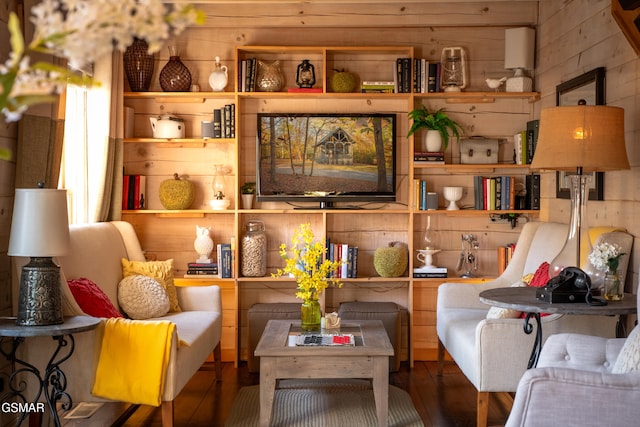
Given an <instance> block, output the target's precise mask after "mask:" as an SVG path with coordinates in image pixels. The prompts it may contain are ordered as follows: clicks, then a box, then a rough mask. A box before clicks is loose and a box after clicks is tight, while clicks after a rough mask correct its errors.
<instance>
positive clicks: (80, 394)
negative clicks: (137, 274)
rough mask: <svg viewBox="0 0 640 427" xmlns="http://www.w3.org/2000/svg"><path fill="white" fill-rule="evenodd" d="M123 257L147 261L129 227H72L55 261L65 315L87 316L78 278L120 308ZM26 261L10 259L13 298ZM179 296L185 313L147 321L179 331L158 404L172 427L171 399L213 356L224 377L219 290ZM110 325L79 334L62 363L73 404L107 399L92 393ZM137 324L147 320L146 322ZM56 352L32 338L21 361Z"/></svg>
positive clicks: (180, 290)
mask: <svg viewBox="0 0 640 427" xmlns="http://www.w3.org/2000/svg"><path fill="white" fill-rule="evenodd" d="M122 259H125V260H129V261H134V262H145V261H146V260H145V256H144V252H143V250H142V248H141V246H140V242H139V241H138V238H137V236H136V233H135V230H134V228H133V226H132V225H131V224H129V223H127V222H123V221H112V222H103V223H94V224H83V225H72V226H70V250H69V253H68V254H67V255H65V256H63V257H59V258H57V259H56V261H57V262H58V264H59V265H60V268H61V283H60V286H61V290H62V299H63V312H64V315H65V316H74V315H86V313H85V312H83V311H82V309H81V308H80V306H79V305H78V303H77V302H76V300H75V299H74V295H73V294H72V293H71V290H70V288H69V285H68V282H67V281H73V280H74V279H89V280H90V281H91V282H93V283H95V284H97V285H98V287H99V288H100V289H101V290H102V291H103V292H104V294H106V296H107V297H108V299H109V300H110V302H111V303H112V304H113V305H114V306H115V307H116V308H120V306H119V304H118V284H119V283H120V281H121V280H122V279H123V261H122ZM27 261H28V259H26V258H14V259H13V260H12V264H13V271H12V276H13V277H12V282H13V295H14V296H15V295H17V294H18V291H17V289H18V284H19V281H20V270H21V267H22V265H24V264H25V263H26V262H27ZM175 295H177V303H178V304H179V307H180V310H181V311H170V312H169V313H167V314H166V315H164V316H162V317H159V318H150V319H149V320H150V321H153V320H168V321H170V322H172V323H174V324H175V326H176V327H175V332H172V333H171V336H169V337H167V340H170V342H171V347H170V353H169V360H168V364H167V368H166V372H165V380H164V390H163V392H162V396H161V404H160V406H161V412H162V425H163V426H165V427H167V426H172V425H173V412H174V408H173V400H174V399H175V397H176V396H177V395H178V394H179V393H180V391H181V390H182V388H183V387H184V386H185V384H186V383H187V382H188V381H189V380H190V379H191V377H192V376H193V375H194V374H195V373H196V371H198V370H199V369H200V368H201V367H202V365H203V364H204V363H205V362H206V360H207V359H208V358H209V356H210V355H211V354H212V352H213V355H214V359H215V363H216V369H215V372H216V376H217V378H218V379H220V377H221V376H220V374H221V367H220V363H221V359H220V354H221V353H220V337H221V334H222V304H221V296H220V288H219V287H218V286H202V287H201V286H197V287H176V288H175ZM14 299H15V297H14ZM16 306H17V303H16V302H15V301H14V307H16ZM121 311H122V310H121ZM106 322H107V321H106V319H105V320H104V321H103V322H101V324H100V326H99V327H98V328H97V329H95V330H93V331H89V332H82V333H78V334H75V335H74V340H75V351H74V353H73V355H72V358H71V360H69V361H67V362H65V363H64V364H63V365H62V369H63V371H64V373H65V375H66V377H67V392H68V393H69V394H70V395H71V397H72V399H73V403H74V405H75V404H77V403H78V402H91V401H108V400H106V399H103V398H99V397H97V396H95V395H93V394H92V388H93V385H94V381H95V379H96V378H95V373H96V368H97V366H98V359H99V355H100V350H101V344H102V339H103V336H104V333H105V324H106ZM134 322H147V320H135V321H134ZM148 323H150V322H148ZM47 348H48V349H50V350H51V351H48V349H47ZM53 348H54V347H53V343H52V342H51V339H50V338H49V339H46V338H33V339H28V340H26V341H25V342H24V346H22V348H21V352H22V355H21V357H24V358H26V359H27V360H28V361H29V362H31V363H33V364H35V365H36V366H45V365H46V359H47V358H48V357H50V355H51V353H52V351H53ZM109 350H111V349H109ZM113 350H116V349H113ZM131 403H136V402H131Z"/></svg>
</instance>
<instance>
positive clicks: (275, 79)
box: [256, 60, 284, 92]
mask: <svg viewBox="0 0 640 427" xmlns="http://www.w3.org/2000/svg"><path fill="white" fill-rule="evenodd" d="M256 81H257V84H258V90H259V91H261V92H278V91H279V90H280V89H282V88H283V86H284V77H283V75H282V72H281V71H280V61H279V60H276V61H273V62H267V61H261V60H258V78H257V80H256Z"/></svg>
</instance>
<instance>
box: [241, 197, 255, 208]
mask: <svg viewBox="0 0 640 427" xmlns="http://www.w3.org/2000/svg"><path fill="white" fill-rule="evenodd" d="M252 207H253V194H243V195H242V209H251V208H252Z"/></svg>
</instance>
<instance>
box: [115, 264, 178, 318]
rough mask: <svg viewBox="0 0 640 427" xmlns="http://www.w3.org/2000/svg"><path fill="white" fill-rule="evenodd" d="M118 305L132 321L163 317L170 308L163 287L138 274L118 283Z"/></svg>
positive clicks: (151, 279) (150, 278) (155, 281)
mask: <svg viewBox="0 0 640 427" xmlns="http://www.w3.org/2000/svg"><path fill="white" fill-rule="evenodd" d="M118 304H120V307H122V311H124V312H125V313H126V314H127V316H129V317H130V318H131V319H134V320H144V319H149V318H152V317H160V316H164V315H165V314H167V313H168V312H169V307H170V304H169V296H168V295H167V292H166V291H165V289H164V287H162V285H161V284H160V283H159V282H158V281H157V280H155V279H154V278H152V277H149V276H142V275H139V274H135V275H133V276H127V277H125V278H124V279H122V280H121V281H120V283H118Z"/></svg>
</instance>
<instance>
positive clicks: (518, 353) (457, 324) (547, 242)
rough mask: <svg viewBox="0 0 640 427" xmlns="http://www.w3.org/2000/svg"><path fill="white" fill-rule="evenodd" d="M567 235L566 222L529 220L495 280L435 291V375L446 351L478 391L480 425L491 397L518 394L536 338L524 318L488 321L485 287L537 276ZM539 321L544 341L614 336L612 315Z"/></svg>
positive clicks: (554, 317) (558, 316)
mask: <svg viewBox="0 0 640 427" xmlns="http://www.w3.org/2000/svg"><path fill="white" fill-rule="evenodd" d="M567 232H568V226H567V225H566V224H560V223H553V222H528V223H526V224H525V225H524V226H523V228H522V232H521V233H520V236H519V238H518V241H517V242H516V248H515V251H514V253H513V257H512V259H511V261H510V262H509V264H508V266H507V268H506V269H505V271H504V272H503V273H502V274H501V275H500V276H499V277H498V278H496V279H495V280H491V281H488V282H483V283H477V284H470V283H443V284H442V285H440V286H439V287H438V297H437V306H436V329H437V334H438V374H440V375H441V374H442V364H443V359H444V355H445V350H446V351H447V352H448V353H449V355H450V356H451V358H452V359H453V361H454V362H455V363H456V364H457V365H458V367H459V368H460V370H461V371H462V373H463V374H464V375H465V376H466V377H467V379H468V380H469V381H470V382H471V383H472V384H473V386H474V387H475V388H476V389H477V390H478V394H477V425H478V426H479V427H480V426H486V424H487V414H488V407H489V398H490V393H493V392H515V391H516V388H517V386H518V381H519V380H520V378H521V377H522V375H523V374H524V372H525V371H526V369H527V362H528V360H529V357H530V354H531V350H532V348H533V344H534V338H535V334H531V335H527V334H525V333H524V331H523V319H521V318H519V317H518V318H508V317H506V316H505V317H499V316H498V318H488V316H487V315H488V313H489V310H490V309H491V307H489V306H488V305H486V304H483V303H482V302H481V301H480V298H479V294H480V292H482V291H484V290H486V289H493V288H497V287H508V286H512V285H514V284H520V283H522V279H523V277H524V276H525V275H527V274H532V273H536V272H537V270H538V268H539V267H540V266H541V264H543V262H548V263H549V262H551V261H552V260H553V259H554V258H555V256H556V255H557V254H558V253H560V251H561V249H562V247H563V245H564V242H565V239H566V236H567ZM614 234H615V235H616V236H617V235H618V234H624V235H625V237H628V239H627V241H628V242H629V247H628V249H629V250H626V252H627V253H629V252H630V245H631V242H632V237H631V236H630V235H628V234H626V233H619V232H614ZM603 236H604V235H603ZM628 259H629V257H623V259H622V262H621V265H620V267H621V271H626V266H627V264H628ZM489 317H492V316H489ZM541 319H542V320H541V321H542V333H543V338H542V339H543V342H544V340H546V338H547V337H548V336H550V335H552V334H555V333H561V332H576V333H585V334H591V335H598V336H603V337H613V336H615V318H613V317H601V316H573V315H571V316H569V315H561V314H552V315H548V316H543V317H542V318H541ZM534 323H535V322H534Z"/></svg>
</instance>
